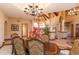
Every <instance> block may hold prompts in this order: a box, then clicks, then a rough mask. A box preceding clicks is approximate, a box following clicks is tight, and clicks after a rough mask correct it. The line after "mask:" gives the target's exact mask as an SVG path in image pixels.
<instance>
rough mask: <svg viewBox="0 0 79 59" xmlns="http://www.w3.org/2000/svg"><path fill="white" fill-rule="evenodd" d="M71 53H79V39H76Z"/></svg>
mask: <svg viewBox="0 0 79 59" xmlns="http://www.w3.org/2000/svg"><path fill="white" fill-rule="evenodd" d="M70 55H79V39H76V40H75V41H74V44H73V46H72V49H71V50H70Z"/></svg>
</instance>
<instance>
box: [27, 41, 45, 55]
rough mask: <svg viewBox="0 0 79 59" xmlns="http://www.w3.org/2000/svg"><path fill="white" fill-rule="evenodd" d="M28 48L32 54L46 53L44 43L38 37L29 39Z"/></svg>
mask: <svg viewBox="0 0 79 59" xmlns="http://www.w3.org/2000/svg"><path fill="white" fill-rule="evenodd" d="M28 49H29V54H30V55H44V44H43V42H41V41H40V40H38V39H31V40H29V41H28Z"/></svg>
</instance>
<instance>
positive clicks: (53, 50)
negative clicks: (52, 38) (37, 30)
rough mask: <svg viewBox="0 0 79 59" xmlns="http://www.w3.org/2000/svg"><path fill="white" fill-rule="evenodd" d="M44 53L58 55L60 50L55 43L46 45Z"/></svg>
mask: <svg viewBox="0 0 79 59" xmlns="http://www.w3.org/2000/svg"><path fill="white" fill-rule="evenodd" d="M45 53H46V54H47V55H58V54H59V53H60V49H59V47H58V45H57V44H55V43H47V44H46V47H45Z"/></svg>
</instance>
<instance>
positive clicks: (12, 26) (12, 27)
mask: <svg viewBox="0 0 79 59" xmlns="http://www.w3.org/2000/svg"><path fill="white" fill-rule="evenodd" d="M11 31H19V25H18V24H11Z"/></svg>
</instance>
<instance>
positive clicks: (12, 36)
mask: <svg viewBox="0 0 79 59" xmlns="http://www.w3.org/2000/svg"><path fill="white" fill-rule="evenodd" d="M16 36H18V34H17V33H13V34H11V43H12V54H13V52H14V47H13V39H12V38H14V37H16Z"/></svg>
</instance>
